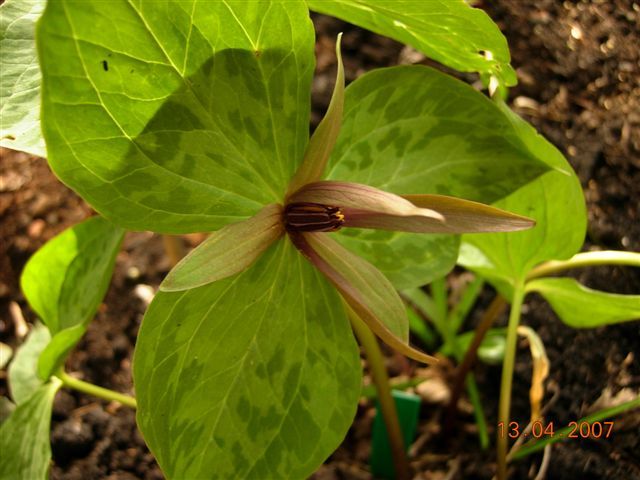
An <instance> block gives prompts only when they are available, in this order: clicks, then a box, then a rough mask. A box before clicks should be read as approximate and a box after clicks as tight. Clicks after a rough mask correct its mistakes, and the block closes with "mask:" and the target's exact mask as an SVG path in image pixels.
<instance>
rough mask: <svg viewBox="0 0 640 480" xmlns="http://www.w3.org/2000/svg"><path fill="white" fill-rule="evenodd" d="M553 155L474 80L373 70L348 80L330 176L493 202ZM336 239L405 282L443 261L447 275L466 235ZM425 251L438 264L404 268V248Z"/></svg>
mask: <svg viewBox="0 0 640 480" xmlns="http://www.w3.org/2000/svg"><path fill="white" fill-rule="evenodd" d="M464 8H467V7H466V6H465V7H464ZM482 125H491V128H484V127H482ZM461 139H463V140H461ZM534 147H535V146H534ZM546 153H547V152H544V151H543V152H541V151H538V150H537V149H536V148H532V147H531V146H530V145H528V144H527V142H526V141H525V140H524V139H522V138H521V133H520V130H519V129H518V128H517V127H516V126H514V124H513V122H512V120H511V118H510V116H509V115H507V114H506V113H505V112H504V111H503V110H501V109H500V107H499V106H497V105H496V104H495V102H492V101H491V100H489V99H487V98H486V97H485V96H483V95H482V94H480V93H478V92H477V91H475V90H474V89H473V88H471V87H470V86H469V85H466V84H464V83H462V82H460V81H457V80H455V79H453V78H451V77H450V76H448V75H444V74H442V73H439V72H437V71H435V70H433V69H430V68H427V67H422V66H413V67H394V68H389V69H381V70H377V71H373V72H370V73H367V74H365V75H363V76H362V77H360V78H358V79H357V80H356V81H354V82H353V83H351V84H350V85H349V87H347V89H346V91H345V112H344V118H343V124H342V129H341V134H340V136H339V137H338V142H337V144H336V147H335V149H334V152H333V154H332V156H331V159H330V164H329V172H328V174H327V178H328V179H334V180H341V181H349V182H357V183H363V184H367V185H371V186H373V187H376V188H379V189H381V190H385V191H389V192H395V193H397V194H402V195H406V194H423V193H434V194H445V195H453V196H456V197H461V198H467V199H471V200H475V201H479V202H483V203H491V202H494V201H496V200H498V199H499V198H502V197H504V196H505V195H508V194H510V193H512V192H513V191H515V190H517V189H518V188H520V187H521V186H522V185H525V184H527V183H528V182H530V181H531V180H533V179H535V178H536V177H538V176H539V175H540V174H542V173H543V172H545V171H547V170H548V169H549V168H553V167H552V166H550V165H548V164H547V163H546V159H545V157H544V155H545V154H546ZM487 179H491V180H490V181H488V180H487ZM337 237H339V241H340V243H343V244H344V245H345V246H348V247H349V248H350V249H351V250H352V251H354V252H355V253H357V254H358V255H360V256H362V257H363V258H365V259H367V260H368V261H370V262H371V263H373V264H374V265H375V266H376V267H378V268H380V269H381V270H382V271H383V272H384V273H385V275H388V276H389V278H390V279H391V280H392V281H393V282H394V285H396V286H398V287H400V288H409V287H415V286H419V285H423V284H424V283H425V282H428V281H430V280H432V279H433V278H434V276H433V275H432V274H431V272H432V270H431V269H432V268H433V267H434V264H435V265H436V266H438V273H439V274H440V275H444V274H446V273H447V272H448V270H449V269H450V267H452V266H453V264H454V263H455V259H456V258H457V256H458V250H457V248H456V247H457V243H458V240H457V239H452V238H450V237H447V236H440V237H438V238H430V237H431V235H429V236H425V235H413V234H398V233H396V234H393V241H394V243H396V244H397V245H401V246H402V249H394V250H393V251H389V249H387V248H383V247H382V246H381V245H379V243H377V242H378V239H379V238H381V237H380V235H379V234H376V235H371V233H370V232H367V231H365V230H361V231H359V232H355V231H353V230H349V229H343V230H341V231H340V232H338V235H337ZM387 237H388V236H385V237H384V239H385V240H386V239H387ZM426 249H430V250H431V251H435V252H437V254H438V256H437V262H435V261H433V260H432V258H433V257H429V258H425V260H427V262H426V263H425V264H424V267H423V268H421V265H420V264H419V263H414V264H413V265H412V268H411V271H410V273H409V271H408V272H407V273H406V274H405V273H404V270H403V269H400V267H399V266H401V265H403V264H404V263H406V260H405V259H403V255H404V252H411V253H416V252H424V250H426ZM423 257H424V254H423V253H420V254H419V256H418V259H421V258H423ZM430 259H431V260H432V261H428V260H430ZM394 266H395V268H394Z"/></svg>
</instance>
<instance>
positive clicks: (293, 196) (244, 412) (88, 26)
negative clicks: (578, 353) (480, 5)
mask: <svg viewBox="0 0 640 480" xmlns="http://www.w3.org/2000/svg"><path fill="white" fill-rule="evenodd" d="M45 7H46V8H45ZM0 9H1V10H0V11H1V12H2V17H1V22H0V27H1V30H2V37H0V41H1V42H2V58H1V65H0V67H2V69H3V77H2V84H1V85H0V87H1V88H0V90H1V91H0V93H1V96H2V116H3V121H2V135H1V139H0V142H1V144H2V145H3V146H6V147H9V148H13V149H16V150H23V151H26V152H29V153H32V154H35V155H39V156H42V157H46V158H47V160H48V162H49V164H50V165H51V167H52V169H53V171H54V172H55V173H56V175H57V176H58V177H59V178H60V179H61V180H62V181H63V182H64V183H66V184H67V185H68V186H70V187H71V188H72V189H74V190H75V191H76V192H78V194H80V195H81V196H82V197H83V198H84V199H85V200H86V201H87V202H88V203H89V204H90V205H91V206H92V207H93V208H94V209H95V210H96V211H97V212H98V213H99V215H97V216H95V217H92V218H90V219H89V220H86V221H85V222H82V223H80V224H78V225H76V226H73V227H71V228H70V229H68V230H66V231H65V232H63V233H62V234H61V235H59V236H58V237H56V238H54V239H52V240H51V241H50V242H48V243H47V244H46V245H45V246H44V247H43V248H42V249H41V250H39V251H38V252H37V253H36V254H35V255H34V256H33V257H32V258H31V259H30V261H29V262H28V263H27V265H26V267H25V270H24V272H23V274H22V289H23V292H24V294H25V297H26V299H27V300H28V302H29V304H30V305H31V307H32V309H33V310H34V311H35V312H36V313H37V315H38V317H39V318H40V319H41V320H42V323H43V325H39V326H35V327H34V328H33V330H32V331H31V333H30V335H29V337H28V338H27V340H26V342H25V343H24V344H23V345H22V346H21V347H20V348H19V349H18V351H17V353H16V355H15V356H14V358H13V360H12V362H11V365H10V368H9V386H10V390H11V396H12V402H11V403H10V405H12V408H14V410H13V413H11V415H10V416H9V417H8V419H6V420H5V421H4V422H3V423H2V425H1V426H0V450H1V451H2V452H3V453H2V457H0V476H1V477H2V478H43V477H45V476H46V474H47V470H48V464H49V461H50V457H51V451H50V447H49V437H48V434H46V432H47V431H48V429H49V422H50V417H51V408H52V402H53V398H54V396H55V394H56V392H57V390H58V389H59V388H60V387H62V386H65V387H69V388H74V389H77V390H80V391H83V392H85V393H87V394H90V395H94V396H98V397H102V398H106V399H111V400H115V401H118V402H120V403H122V404H124V405H127V406H130V407H134V408H136V409H137V413H136V415H137V416H136V418H137V423H138V426H139V428H140V431H141V433H142V435H143V436H144V439H145V442H146V443H147V445H148V446H149V448H150V450H151V451H152V453H153V454H154V456H155V457H156V459H157V461H158V463H159V465H160V467H161V468H162V470H163V473H164V474H165V475H166V477H167V478H170V479H186V478H189V479H191V478H194V479H195V478H225V479H226V478H256V479H266V478H305V477H308V476H309V475H310V474H312V473H313V472H314V471H315V470H316V469H317V468H318V467H319V466H320V465H321V464H322V462H323V461H324V460H325V459H326V458H327V457H328V456H329V455H330V454H331V453H332V452H333V451H334V450H335V449H336V448H337V447H338V445H339V444H340V442H341V441H342V440H343V439H344V438H345V435H346V433H347V430H348V429H349V426H350V425H351V423H352V421H353V418H354V416H355V413H356V407H357V404H358V401H359V399H360V396H361V384H362V378H363V376H362V367H361V360H360V350H359V348H358V344H357V342H356V338H355V336H357V337H358V339H359V340H360V343H361V345H362V347H363V350H364V352H365V355H366V357H367V359H368V363H369V368H370V371H371V374H372V377H373V378H374V380H375V381H376V384H377V387H378V397H379V402H380V406H381V410H382V411H383V414H384V417H385V421H386V424H387V431H388V435H389V438H390V439H391V448H392V449H393V456H394V463H395V467H396V472H397V476H398V477H407V476H408V474H409V472H408V469H407V465H406V456H405V452H404V450H403V446H402V439H401V438H402V434H401V433H400V432H399V426H398V421H397V418H395V414H394V411H393V410H394V407H393V403H392V401H391V397H390V394H389V390H388V385H385V383H386V374H385V373H384V368H383V363H382V358H381V356H380V351H379V350H378V343H377V340H376V336H377V337H378V338H379V339H381V340H382V341H383V342H384V343H386V344H387V345H388V346H389V347H391V348H392V349H393V350H395V351H397V352H400V353H401V354H403V355H405V356H407V357H409V358H411V359H413V360H415V361H417V362H421V363H424V364H433V363H436V362H438V356H436V355H435V353H436V352H435V351H434V348H433V345H430V340H429V338H428V337H424V336H420V333H421V332H423V331H424V329H425V328H427V327H426V326H425V325H424V324H422V325H417V326H416V324H415V322H414V323H413V324H412V326H411V328H410V321H409V318H408V317H407V305H406V304H405V303H404V300H403V297H404V298H405V299H407V298H408V299H409V300H410V303H412V304H414V306H415V305H418V306H420V305H422V306H424V307H425V308H423V309H422V313H424V314H425V316H426V317H429V318H430V319H431V320H432V321H433V324H434V325H435V328H436V330H437V331H438V332H439V334H440V336H441V337H442V339H443V344H442V347H441V352H440V354H441V355H442V354H446V352H453V356H454V357H455V358H456V359H457V360H459V361H461V367H460V369H459V372H458V377H459V378H462V379H463V380H464V379H466V378H467V377H468V375H467V374H468V372H469V369H470V366H471V365H472V362H473V358H475V352H476V350H477V349H478V348H479V346H480V345H481V344H482V341H483V336H484V333H485V332H487V331H491V329H490V326H491V322H492V318H491V317H490V316H489V317H488V320H487V321H486V322H484V323H483V326H482V328H479V330H478V331H477V332H475V334H474V335H475V338H474V339H473V341H469V338H468V337H467V340H466V343H465V342H464V341H463V339H462V335H461V334H459V333H458V329H459V327H460V325H461V323H462V321H463V320H464V318H463V317H464V315H462V314H461V313H460V312H461V311H462V310H463V307H460V308H457V307H454V310H453V312H454V313H452V315H450V316H448V314H447V308H448V302H447V298H446V288H445V287H444V285H445V283H444V280H443V279H444V277H445V275H447V273H448V272H449V271H450V270H451V269H452V268H453V267H454V266H455V265H456V263H457V264H458V265H460V266H463V267H466V268H467V269H469V270H471V271H472V272H474V274H475V275H476V276H477V282H476V283H474V285H475V287H474V292H475V293H473V292H471V290H469V291H470V292H471V293H469V294H467V295H465V296H463V297H464V298H467V299H469V298H472V297H473V295H477V293H478V292H479V290H480V288H481V287H482V285H483V283H484V282H485V281H486V282H488V283H490V284H491V285H492V286H493V287H494V288H495V290H496V291H497V292H498V295H499V297H496V298H497V299H500V301H502V302H503V303H505V304H506V303H510V304H511V313H510V318H509V324H508V327H507V329H506V333H505V331H504V330H502V331H500V332H496V331H494V332H493V334H495V335H493V337H494V338H495V337H499V338H501V339H502V340H503V345H504V351H503V354H502V356H501V357H500V359H499V361H502V362H503V379H502V390H501V400H500V412H499V415H500V420H501V421H503V422H507V421H508V420H509V401H510V395H511V377H512V375H513V365H514V362H515V354H516V347H517V345H516V339H517V335H518V326H519V321H520V311H521V306H522V303H523V300H524V297H525V295H526V294H527V293H529V292H538V293H540V294H541V295H542V296H543V297H544V298H545V299H547V300H548V301H549V302H550V303H551V305H552V306H553V308H554V310H555V311H556V312H557V313H558V316H559V317H560V318H561V319H562V320H563V321H565V322H566V323H568V324H570V325H572V326H575V327H576V328H585V327H594V326H602V325H606V324H611V323H616V322H621V321H628V320H633V319H634V318H637V316H638V314H639V313H638V312H639V310H640V307H639V306H638V305H639V303H640V297H638V296H631V295H627V296H623V295H614V294H609V293H604V292H597V291H594V290H590V289H587V288H586V287H583V286H582V285H580V284H578V283H577V282H576V281H575V280H572V279H569V278H548V277H549V275H550V274H554V273H557V272H561V271H563V270H566V269H568V268H574V267H576V266H589V265H594V264H602V263H617V264H625V265H636V266H637V265H638V264H640V261H639V260H638V256H637V255H636V254H627V253H624V252H585V253H583V254H578V255H575V254H576V253H577V252H578V251H579V249H580V248H581V246H582V243H583V240H584V235H585V225H586V215H585V208H584V200H583V197H582V191H581V188H580V184H579V182H578V180H577V178H576V176H575V173H574V172H573V170H572V169H571V167H570V166H569V165H568V163H567V162H566V160H565V159H564V157H563V156H562V154H561V153H560V152H559V151H558V150H557V149H555V148H554V147H553V146H552V145H550V144H549V143H548V142H547V141H546V140H545V139H544V138H542V137H541V136H539V135H538V134H537V133H536V132H535V131H534V130H533V128H532V127H531V126H529V125H528V124H527V123H526V122H524V121H523V120H522V119H520V118H519V117H518V116H516V115H515V114H514V113H513V112H512V111H511V110H510V109H509V108H508V107H507V106H506V104H505V103H504V101H503V100H502V98H504V97H506V95H507V93H508V87H509V86H512V85H514V84H515V82H516V76H515V71H514V70H513V68H512V67H511V66H510V65H509V52H508V48H507V45H506V41H505V39H504V37H503V36H502V35H501V34H500V32H499V30H498V29H497V27H496V26H495V24H493V22H491V20H490V19H489V18H488V16H487V15H486V14H485V13H484V12H482V11H481V10H479V9H475V8H472V7H470V6H469V5H468V4H467V2H464V1H451V2H432V1H425V2H415V1H404V0H397V1H388V2H387V1H368V0H357V1H356V0H341V1H315V0H309V1H307V2H305V1H302V0H300V1H297V0H287V1H251V2H247V1H235V0H223V1H219V2H211V1H200V0H185V1H177V2H168V1H167V2H160V1H154V2H145V1H138V0H113V1H110V2H78V1H73V0H56V1H49V2H46V3H45V1H44V0H7V1H6V2H5V3H4V4H3V5H2V6H1V7H0ZM309 9H311V10H314V11H316V12H320V13H324V14H328V15H333V16H336V17H338V18H341V19H344V20H347V21H349V22H351V23H353V24H356V25H358V26H361V27H364V28H368V29H370V30H373V31H375V32H377V33H379V34H383V35H387V36H389V37H392V38H394V39H396V40H398V41H401V42H404V43H407V44H409V45H411V46H412V47H414V48H416V49H417V50H419V51H421V52H423V53H424V54H425V55H427V56H429V57H431V58H433V59H434V60H437V61H438V62H440V63H442V64H444V65H446V66H448V67H450V68H453V69H457V70H460V71H464V72H477V73H478V74H479V78H480V80H481V82H482V84H483V85H485V86H486V87H488V89H489V92H490V96H491V98H489V97H487V96H485V94H483V93H481V92H479V91H477V90H476V89H474V88H472V87H471V86H469V85H466V84H465V83H463V82H461V81H459V80H456V79H454V78H453V77H451V76H449V75H446V74H444V73H441V72H439V71H437V70H435V69H433V68H429V67H425V66H418V65H415V66H399V67H392V68H385V69H379V70H374V71H372V72H367V73H365V74H363V75H362V76H360V77H359V78H357V79H355V80H354V81H353V82H351V83H350V85H349V86H348V87H346V88H345V72H344V68H343V64H342V59H341V50H340V37H338V39H337V41H336V63H337V75H336V82H335V87H334V90H333V95H332V97H331V102H330V104H329V107H328V109H327V112H326V114H325V116H324V118H323V120H322V121H321V122H320V124H319V125H318V127H317V128H316V129H315V131H314V132H313V135H311V137H309V133H308V132H309V130H308V128H309V119H310V96H311V82H312V76H313V71H314V43H315V42H314V30H313V24H312V22H311V18H310V15H309ZM5 71H6V72H7V74H5V73H4V72H5ZM127 229H128V230H150V231H154V232H158V233H161V234H173V235H176V234H186V233H192V232H206V233H209V236H208V238H207V239H206V240H204V241H203V242H202V243H201V244H200V245H199V246H198V247H196V248H195V249H194V250H193V251H191V252H190V253H189V254H188V255H186V256H185V257H184V258H183V259H182V260H180V261H179V262H178V263H177V264H176V265H175V267H174V268H173V269H172V270H171V271H170V272H169V273H168V274H167V276H166V277H165V279H164V280H163V282H162V283H161V284H160V287H159V290H158V292H157V293H156V294H155V297H154V298H153V301H152V302H151V304H150V305H149V307H148V309H147V311H146V313H145V317H144V320H143V322H142V325H141V328H140V331H139V334H138V338H137V342H136V347H135V354H134V359H133V379H134V385H133V387H134V389H135V399H134V398H133V397H131V396H129V395H125V394H119V393H116V392H112V391H110V390H106V389H104V388H101V387H98V386H95V385H91V384H88V383H86V382H84V381H82V380H81V379H78V378H75V377H74V376H73V375H71V374H69V373H67V372H66V371H65V368H64V364H65V359H66V358H67V356H68V355H69V353H70V351H71V350H72V349H73V347H74V346H75V345H76V344H77V342H78V341H79V340H80V338H81V337H82V335H83V334H84V332H85V331H86V328H87V326H88V324H89V322H90V321H91V319H92V317H93V316H94V315H95V312H96V311H97V309H98V307H99V305H100V303H101V302H102V299H103V297H104V294H105V292H106V289H107V287H108V284H109V279H110V277H111V274H112V271H113V268H114V264H115V261H116V255H117V252H118V250H119V248H120V244H121V241H122V238H123V236H124V234H125V230H127ZM428 284H431V287H430V288H431V290H430V291H431V294H428V293H427V292H426V291H425V290H423V289H422V288H421V287H422V286H424V285H428ZM398 292H400V293H401V294H399V293H398ZM466 303H468V304H469V308H470V305H471V304H472V303H473V302H472V301H467V302H466ZM434 305H435V306H436V308H431V307H432V306H434ZM490 310H491V309H490ZM585 310H588V313H585ZM456 312H457V313H456ZM450 317H451V318H450ZM585 318H587V319H588V320H587V321H586V323H585V320H584V319H585ZM449 320H451V321H449ZM419 323H420V322H418V324H419ZM410 331H413V332H414V333H415V334H416V335H414V336H413V337H411V339H410ZM354 332H355V336H354ZM374 335H375V336H374ZM527 335H529V337H530V338H535V336H534V334H533V333H531V332H529V331H527ZM423 338H425V339H426V340H424V341H421V343H420V344H419V345H418V346H416V347H414V346H412V344H413V345H415V344H416V339H423ZM410 340H411V342H410ZM532 342H533V340H532ZM463 345H467V346H468V348H467V349H466V351H465V349H463V347H462V346H463ZM536 345H538V344H537V343H536ZM426 351H429V352H430V353H427V352H426ZM440 358H441V356H440ZM542 381H543V379H542V380H540V382H542ZM461 384H462V383H461ZM467 385H469V388H470V390H469V393H470V396H472V399H473V398H475V397H473V392H474V391H475V390H474V389H475V388H477V387H476V386H475V383H474V382H473V379H472V378H470V381H469V382H467ZM539 401H540V400H539V399H538V400H536V402H537V403H536V404H535V406H536V408H535V409H534V402H533V400H532V412H536V413H535V414H532V419H533V417H536V418H538V417H540V416H541V413H540V409H539V408H538V407H539ZM390 402H391V403H390ZM474 405H475V406H476V412H475V413H476V417H477V422H478V426H479V433H480V437H481V443H482V442H483V441H484V443H488V440H486V438H487V428H486V425H485V424H484V423H483V422H484V419H483V414H482V408H481V406H480V405H479V403H478V402H476V403H474ZM632 406H633V405H632V404H631V403H630V404H628V405H625V406H621V407H617V408H618V410H615V411H607V412H604V413H603V414H602V415H604V416H607V415H608V416H610V415H614V414H617V413H619V412H621V411H624V409H628V408H631V407H632ZM43 432H44V433H43ZM483 438H484V439H485V440H482V439H483ZM554 441H557V439H556V440H554ZM496 443H497V447H498V475H499V476H500V478H505V477H506V473H507V470H506V467H507V451H508V445H507V443H506V440H505V439H504V438H500V437H498V439H497V442H496ZM25 445H26V446H27V447H25ZM543 447H544V445H543V444H542V443H535V442H534V444H530V445H526V446H525V447H524V448H523V449H522V450H520V452H533V451H536V450H539V449H541V448H543ZM527 449H528V450H527ZM7 452H8V453H7ZM520 455H521V457H522V456H524V454H522V453H521V454H520ZM512 458H514V459H515V458H516V456H515V455H514V456H512Z"/></svg>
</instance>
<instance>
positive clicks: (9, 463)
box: [0, 378, 61, 479]
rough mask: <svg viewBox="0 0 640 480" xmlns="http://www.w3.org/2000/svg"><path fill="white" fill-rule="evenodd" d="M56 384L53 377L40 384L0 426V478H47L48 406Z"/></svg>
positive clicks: (50, 404) (49, 410) (49, 417)
mask: <svg viewBox="0 0 640 480" xmlns="http://www.w3.org/2000/svg"><path fill="white" fill-rule="evenodd" d="M60 385H61V383H60V381H59V380H57V379H55V378H54V379H52V380H51V381H50V382H49V383H46V384H44V385H42V386H41V387H39V388H38V389H37V390H36V391H34V392H33V394H32V395H31V396H30V397H29V399H28V400H26V401H24V402H23V403H21V404H20V405H18V407H17V408H16V409H15V410H14V411H13V413H11V415H10V416H9V418H8V419H7V420H5V421H4V422H3V423H2V425H0V452H2V455H0V478H6V479H23V478H24V479H27V478H28V479H43V478H47V472H48V470H49V462H50V461H51V442H50V440H49V433H50V432H49V428H50V424H51V408H52V406H53V397H55V394H56V392H57V391H58V389H59V388H60Z"/></svg>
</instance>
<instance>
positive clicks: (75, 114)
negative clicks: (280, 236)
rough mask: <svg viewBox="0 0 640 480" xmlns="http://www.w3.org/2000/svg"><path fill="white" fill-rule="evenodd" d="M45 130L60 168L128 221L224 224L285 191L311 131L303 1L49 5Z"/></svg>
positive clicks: (167, 226) (308, 38) (175, 227)
mask: <svg viewBox="0 0 640 480" xmlns="http://www.w3.org/2000/svg"><path fill="white" fill-rule="evenodd" d="M38 39H39V43H38V45H39V52H40V57H41V59H42V60H41V63H42V65H41V67H42V71H43V73H44V77H43V78H44V80H43V132H44V135H45V138H46V140H47V145H48V151H49V161H50V163H51V165H52V168H53V169H54V170H55V171H56V173H57V174H58V176H60V178H61V179H62V180H63V181H64V182H65V183H67V184H68V185H70V186H71V187H72V188H74V189H76V190H77V191H78V192H79V193H80V194H81V195H82V196H83V197H84V198H85V199H87V200H88V201H89V203H91V204H92V206H94V207H95V208H96V209H97V210H98V211H100V212H101V213H102V214H104V215H105V216H106V217H108V218H111V219H112V220H113V221H115V222H117V223H118V224H120V225H122V226H125V227H127V228H130V229H138V230H139V229H151V230H155V231H162V232H173V233H178V232H191V231H207V230H215V229H218V228H220V227H221V226H223V225H225V224H227V223H229V222H231V221H237V220H240V219H242V218H244V217H247V216H250V215H252V214H254V213H256V212H257V211H258V210H259V208H260V207H261V206H262V205H264V204H267V203H273V202H277V201H281V197H282V196H283V195H284V192H285V189H286V184H287V182H288V180H289V178H290V177H291V175H292V174H293V172H294V171H295V168H296V166H297V164H298V162H299V161H300V160H301V158H302V155H303V153H304V149H305V147H306V143H307V141H308V120H309V108H310V107H309V95H310V85H311V76H312V73H313V67H314V58H313V27H312V25H311V22H310V19H309V16H308V10H307V9H306V6H305V4H304V2H302V1H300V2H291V1H288V2H238V1H232V0H230V1H225V2H205V1H198V0H192V1H185V2H143V1H139V0H136V1H134V0H118V1H113V2H78V1H74V0H63V1H60V2H50V3H49V5H48V6H47V9H46V11H45V14H44V15H43V20H42V22H41V23H40V25H39V35H38Z"/></svg>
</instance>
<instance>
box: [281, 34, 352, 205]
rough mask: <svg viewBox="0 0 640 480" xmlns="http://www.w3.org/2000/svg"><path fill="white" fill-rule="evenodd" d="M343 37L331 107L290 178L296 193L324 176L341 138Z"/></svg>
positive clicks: (291, 188) (337, 50) (290, 187)
mask: <svg viewBox="0 0 640 480" xmlns="http://www.w3.org/2000/svg"><path fill="white" fill-rule="evenodd" d="M341 39H342V33H340V34H339V35H338V39H337V40H336V57H337V59H338V71H337V73H336V84H335V86H334V88H333V95H331V102H330V103H329V108H328V109H327V113H326V114H325V116H324V118H323V119H322V121H321V122H320V124H319V125H318V127H317V128H316V131H315V132H314V133H313V136H312V137H311V139H310V140H309V144H308V145H307V150H306V151H305V154H304V159H303V160H302V164H301V165H300V167H299V168H298V171H297V172H296V174H295V175H294V177H293V179H292V180H291V183H289V190H288V193H289V194H291V193H294V192H295V191H296V190H298V189H299V188H300V187H302V186H303V185H306V184H307V183H311V182H315V181H318V180H321V179H322V177H323V174H324V170H325V167H326V166H327V162H328V161H329V155H331V152H332V151H333V147H334V146H335V144H336V140H337V139H338V133H339V132H340V125H342V112H343V110H344V66H343V65H342V54H341V53H340V40H341Z"/></svg>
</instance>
